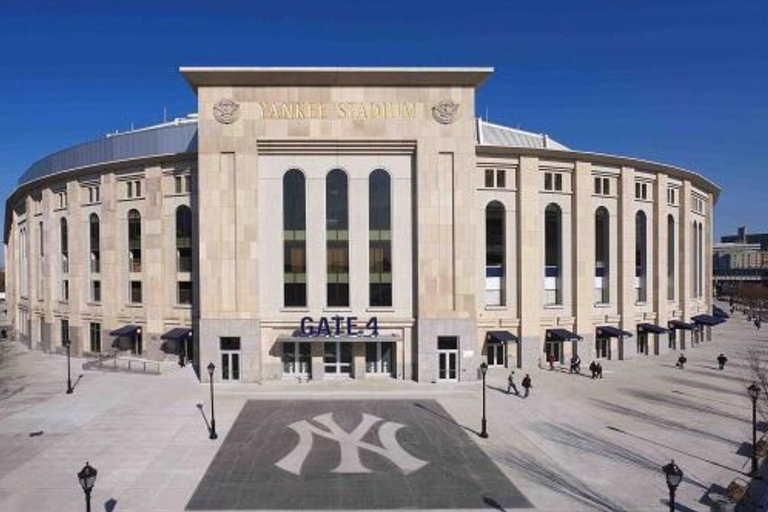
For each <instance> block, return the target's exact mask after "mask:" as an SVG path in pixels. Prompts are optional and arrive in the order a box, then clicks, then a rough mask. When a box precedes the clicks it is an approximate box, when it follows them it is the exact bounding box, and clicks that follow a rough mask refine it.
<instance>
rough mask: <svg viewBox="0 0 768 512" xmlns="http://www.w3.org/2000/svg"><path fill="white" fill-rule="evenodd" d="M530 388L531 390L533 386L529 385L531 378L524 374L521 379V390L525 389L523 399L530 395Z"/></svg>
mask: <svg viewBox="0 0 768 512" xmlns="http://www.w3.org/2000/svg"><path fill="white" fill-rule="evenodd" d="M531 388H533V385H532V384H531V376H530V375H528V374H527V373H526V374H525V377H524V378H523V389H525V395H523V398H528V395H529V394H530V393H531Z"/></svg>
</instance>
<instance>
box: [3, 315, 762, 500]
mask: <svg viewBox="0 0 768 512" xmlns="http://www.w3.org/2000/svg"><path fill="white" fill-rule="evenodd" d="M713 336H714V341H713V342H705V343H702V344H700V345H699V346H697V347H695V348H693V349H689V350H686V355H687V357H688V365H687V368H686V369H685V370H678V369H676V368H675V367H674V362H675V359H676V357H677V354H676V353H675V354H669V355H666V356H650V357H642V358H638V359H635V360H631V361H607V362H604V363H603V365H604V369H605V378H604V379H603V380H601V381H600V380H597V381H595V380H591V379H590V378H588V376H587V377H585V376H578V375H569V374H567V373H560V372H549V371H547V370H538V369H537V370H532V372H531V376H532V378H533V385H534V388H533V390H532V393H531V396H530V397H529V398H528V399H522V398H519V397H516V396H514V395H507V394H506V393H505V392H504V391H505V390H506V371H505V370H502V369H499V370H492V371H490V372H489V378H488V385H489V387H488V389H487V400H488V431H489V433H490V437H489V438H488V439H481V438H479V437H477V436H475V435H473V434H471V435H470V437H471V438H472V439H473V442H476V443H477V445H478V446H479V447H480V448H481V449H482V450H483V451H484V452H485V453H486V454H487V455H488V456H489V457H490V458H491V460H493V462H494V463H495V464H496V465H497V466H498V467H499V468H500V469H501V470H502V472H503V473H504V474H505V475H506V476H507V478H508V479H509V480H510V481H511V482H513V483H514V485H515V486H516V487H517V488H519V489H520V490H521V492H522V493H523V494H524V495H525V497H526V498H527V499H528V500H529V501H530V502H532V503H533V505H534V506H535V507H536V508H538V509H542V510H616V511H619V510H667V505H666V497H667V488H666V484H665V481H664V476H663V474H662V472H661V466H662V465H663V464H666V463H667V462H669V460H670V459H672V458H674V459H675V461H676V463H677V464H678V465H679V466H680V467H681V468H682V469H683V471H684V472H685V480H684V482H683V483H682V485H681V486H680V489H679V490H678V502H679V504H680V506H679V510H709V507H708V505H707V504H706V499H705V498H706V494H707V492H708V491H710V490H712V489H715V490H717V489H719V488H724V487H727V485H728V484H729V483H730V482H731V481H732V480H734V479H735V478H742V479H745V480H748V477H746V476H745V474H746V473H747V472H748V471H749V467H750V466H749V454H750V451H749V450H750V449H751V448H750V446H749V445H748V444H745V443H749V442H750V440H751V406H750V402H749V400H748V399H747V397H746V395H745V392H744V389H745V387H746V385H748V383H749V381H750V376H749V372H748V365H747V361H746V356H747V350H748V347H749V346H751V345H755V344H760V345H764V346H765V347H766V348H768V340H767V339H766V338H767V337H768V332H765V331H760V332H758V331H756V330H755V328H754V327H753V326H752V325H751V324H749V323H747V322H746V320H745V319H744V318H743V317H742V316H739V317H738V318H735V319H732V320H731V321H729V322H728V323H726V324H724V325H721V326H718V327H716V328H714V330H713ZM3 350H4V351H5V353H6V354H7V358H6V360H5V362H4V363H2V366H0V511H1V512H16V511H24V512H26V511H31V510H35V511H41V512H48V511H78V510H83V509H84V506H83V492H82V490H81V489H80V487H79V484H78V482H77V478H76V473H77V471H79V470H80V468H81V467H82V466H83V465H84V463H85V461H86V460H88V461H90V463H91V464H92V465H93V466H94V467H96V468H97V469H98V470H99V476H98V479H97V482H96V487H95V489H94V495H93V496H94V497H93V503H94V507H93V510H114V511H142V512H147V511H166V510H184V507H185V506H186V504H187V503H188V501H189V499H190V498H191V496H192V495H193V493H194V491H195V489H196V488H197V486H198V483H199V482H200V480H201V479H202V477H203V475H204V474H205V472H206V470H207V468H208V466H209V465H210V464H211V461H212V460H213V458H214V456H215V454H216V452H217V450H218V448H219V447H220V446H221V445H222V443H223V441H224V439H225V437H226V435H227V434H228V432H229V428H230V426H231V425H233V424H234V422H235V420H236V418H237V417H238V415H239V414H240V412H241V410H242V408H243V406H244V404H245V403H246V401H248V400H258V399H260V398H261V399H271V400H272V399H275V398H280V399H285V400H292V399H299V398H301V399H305V400H306V399H312V400H324V399H326V400H333V399H337V398H368V399H370V400H377V399H382V400H383V399H391V398H398V399H411V398H413V399H417V398H433V399H437V400H438V402H439V403H440V405H441V406H442V407H443V408H444V409H445V410H446V411H447V412H448V413H449V414H450V415H451V416H452V419H451V418H447V419H446V422H451V421H453V422H455V423H456V424H458V425H454V427H455V428H461V427H462V426H463V427H466V430H470V431H471V430H475V431H477V430H479V428H480V413H481V386H480V385H479V384H478V383H472V384H449V385H439V384H416V383H412V382H394V381H389V380H376V379H369V380H365V381H346V382H329V381H325V382H317V383H314V382H312V383H302V384H298V383H296V382H295V381H291V382H281V383H270V384H264V385H257V384H249V385H218V384H217V385H216V393H217V396H216V422H217V429H218V431H219V439H218V440H217V441H211V440H209V439H208V431H207V429H206V424H205V420H204V418H203V415H201V411H200V410H199V409H198V408H197V407H196V404H198V403H202V404H204V409H203V411H204V414H205V415H209V404H208V385H207V384H200V383H199V382H198V381H197V378H196V376H195V374H194V372H193V370H192V369H191V368H190V367H187V368H183V369H182V368H178V367H177V366H174V365H172V364H169V365H167V366H165V367H164V368H163V372H162V373H161V374H160V375H159V376H155V375H140V374H128V373H109V372H96V371H73V374H74V376H75V377H77V375H79V374H80V373H82V374H83V377H82V379H81V380H80V381H79V382H78V384H77V386H76V389H75V392H74V394H72V395H66V394H65V393H64V391H65V388H66V358H64V357H62V356H59V355H46V354H41V353H37V352H29V351H27V350H26V349H24V348H23V347H21V346H20V345H18V344H6V345H5V346H4V347H3ZM720 352H724V353H725V354H726V355H727V356H728V358H729V363H728V365H727V367H726V370H725V371H724V372H720V371H718V370H717V369H716V366H717V365H716V362H715V357H716V356H717V354H719V353H720ZM82 363H83V361H82V360H77V359H73V368H80V367H81V365H82ZM585 363H586V364H588V363H589V361H585ZM517 376H518V382H519V378H521V377H522V376H523V375H521V373H520V372H518V373H517ZM40 432H42V434H40ZM32 433H35V434H36V435H34V436H30V434H32ZM350 492H354V488H352V489H350ZM435 492H440V490H439V487H436V489H435ZM489 508H492V505H489ZM507 510H509V509H507Z"/></svg>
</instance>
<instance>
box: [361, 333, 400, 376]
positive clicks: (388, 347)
mask: <svg viewBox="0 0 768 512" xmlns="http://www.w3.org/2000/svg"><path fill="white" fill-rule="evenodd" d="M394 353H395V350H394V343H391V342H386V341H377V342H369V343H366V344H365V372H366V373H372V374H382V375H392V371H393V370H394V364H393V360H394Z"/></svg>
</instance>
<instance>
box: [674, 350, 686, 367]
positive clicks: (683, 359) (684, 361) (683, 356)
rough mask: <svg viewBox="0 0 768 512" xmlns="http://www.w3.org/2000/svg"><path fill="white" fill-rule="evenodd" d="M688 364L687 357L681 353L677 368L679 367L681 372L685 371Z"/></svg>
mask: <svg viewBox="0 0 768 512" xmlns="http://www.w3.org/2000/svg"><path fill="white" fill-rule="evenodd" d="M687 362H688V359H687V358H686V357H685V355H684V354H682V353H681V354H680V357H678V358H677V364H675V366H677V367H678V368H680V369H681V370H685V363H687Z"/></svg>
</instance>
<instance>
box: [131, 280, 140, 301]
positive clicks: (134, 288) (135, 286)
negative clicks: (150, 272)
mask: <svg viewBox="0 0 768 512" xmlns="http://www.w3.org/2000/svg"><path fill="white" fill-rule="evenodd" d="M129 299H130V301H131V303H132V304H141V303H142V294H141V281H131V290H130V297H129Z"/></svg>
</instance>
